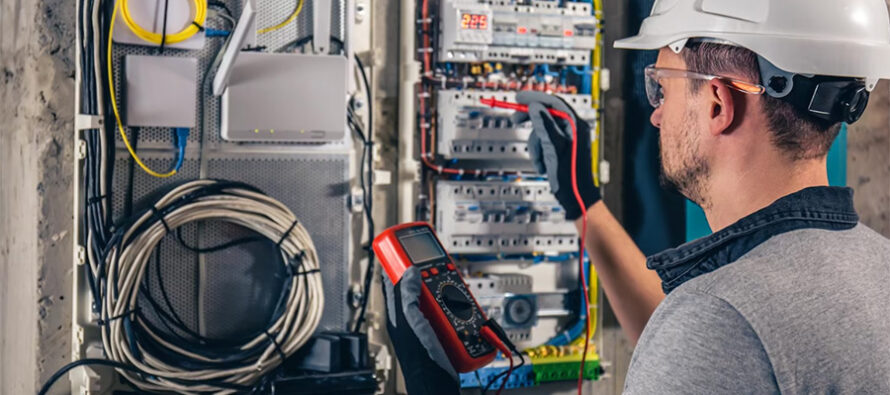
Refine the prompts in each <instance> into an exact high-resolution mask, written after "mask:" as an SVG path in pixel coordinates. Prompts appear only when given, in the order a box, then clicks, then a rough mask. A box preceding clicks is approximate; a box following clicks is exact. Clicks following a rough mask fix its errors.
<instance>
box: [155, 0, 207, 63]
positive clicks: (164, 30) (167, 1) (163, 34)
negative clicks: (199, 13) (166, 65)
mask: <svg viewBox="0 0 890 395" xmlns="http://www.w3.org/2000/svg"><path fill="white" fill-rule="evenodd" d="M169 4H170V0H164V23H163V25H161V26H162V27H161V49H160V51H161V53H162V54H163V53H164V47H165V46H166V45H167V9H168V7H167V6H168V5H169ZM198 28H199V29H200V28H201V27H200V26H198Z"/></svg>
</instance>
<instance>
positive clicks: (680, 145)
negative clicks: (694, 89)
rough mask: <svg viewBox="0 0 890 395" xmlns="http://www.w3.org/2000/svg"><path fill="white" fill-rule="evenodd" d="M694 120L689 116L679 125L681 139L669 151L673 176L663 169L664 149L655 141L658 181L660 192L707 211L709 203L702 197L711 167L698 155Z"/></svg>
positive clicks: (698, 149) (688, 114) (699, 150)
mask: <svg viewBox="0 0 890 395" xmlns="http://www.w3.org/2000/svg"><path fill="white" fill-rule="evenodd" d="M693 119H694V118H693V117H692V114H690V113H686V115H685V116H684V118H683V125H682V133H683V135H682V136H681V137H680V139H679V141H678V142H677V143H676V144H675V145H674V146H673V147H672V149H671V153H672V154H673V157H672V159H673V160H674V162H675V163H673V165H674V166H673V167H674V169H673V170H674V172H673V173H669V172H668V171H667V169H666V166H665V158H664V151H665V147H664V146H663V144H662V139H661V138H659V139H658V145H659V156H660V158H659V159H660V160H659V163H660V164H661V166H660V169H661V174H660V175H659V181H660V182H661V186H662V188H665V189H674V190H676V191H677V192H680V193H681V194H683V196H686V198H688V199H689V200H691V201H693V202H695V203H696V204H698V205H699V206H701V207H706V206H707V205H708V201H707V199H706V197H705V184H706V182H707V180H708V177H709V175H710V166H709V164H708V162H707V161H706V160H705V158H704V156H703V155H702V154H701V149H700V147H699V143H698V138H697V134H696V133H697V132H696V131H697V128H696V124H695V121H693ZM678 156H679V157H678ZM676 162H680V163H676Z"/></svg>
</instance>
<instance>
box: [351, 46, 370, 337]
mask: <svg viewBox="0 0 890 395" xmlns="http://www.w3.org/2000/svg"><path fill="white" fill-rule="evenodd" d="M355 63H356V65H357V66H358V69H359V72H360V74H361V76H362V82H363V83H364V85H365V95H366V97H367V102H368V134H367V141H366V142H365V146H364V148H363V151H362V163H363V165H362V167H364V164H365V163H366V162H365V159H366V158H365V156H366V155H365V154H366V153H367V163H366V164H367V171H368V176H367V177H368V187H367V195H366V196H365V198H364V200H365V202H366V203H367V204H366V207H365V216H366V217H367V221H368V245H367V246H365V248H366V249H367V252H368V266H367V268H366V269H365V278H364V285H363V288H362V290H363V293H364V295H362V306H361V310H359V315H358V319H357V320H356V322H355V327H354V328H353V332H358V331H359V330H360V329H361V327H362V323H364V321H365V313H366V312H367V309H368V300H369V299H370V297H371V279H372V278H373V273H374V249H373V248H372V246H371V244H372V240H374V236H375V229H374V103H373V101H372V99H371V84H370V83H369V82H368V74H367V72H366V71H365V65H364V64H363V63H362V60H361V59H359V57H358V55H355ZM362 173H364V172H362ZM362 177H363V179H362V184H363V185H364V175H362ZM362 188H363V190H364V186H363V187H362Z"/></svg>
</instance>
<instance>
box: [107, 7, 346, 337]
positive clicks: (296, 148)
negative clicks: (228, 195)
mask: <svg viewBox="0 0 890 395" xmlns="http://www.w3.org/2000/svg"><path fill="white" fill-rule="evenodd" d="M297 2H298V1H297V0H257V1H256V3H257V9H258V14H257V25H258V27H260V28H262V27H267V26H272V25H275V24H278V23H280V22H281V21H283V20H284V19H286V18H287V16H288V15H290V14H291V12H293V10H294V8H295V7H296V5H297ZM226 3H227V4H228V5H229V8H231V9H232V11H233V12H234V13H235V17H236V19H237V16H238V14H239V13H240V11H241V4H240V2H239V1H226ZM333 8H334V15H333V16H332V35H334V36H335V37H338V38H341V39H342V38H343V34H344V33H343V32H344V27H343V25H342V21H343V19H344V17H343V15H342V12H343V9H344V7H343V6H342V3H341V2H340V1H336V2H335V4H334V5H333ZM311 21H312V0H305V4H304V7H303V10H302V12H301V15H300V16H299V17H298V18H297V20H296V22H295V23H290V24H288V25H287V26H285V27H284V28H282V29H280V30H278V31H276V32H272V33H268V34H264V35H260V36H259V37H258V41H257V44H258V45H260V46H265V47H267V48H268V49H269V50H273V49H277V48H279V47H281V46H284V45H286V44H288V43H290V42H292V41H293V40H295V39H297V38H299V37H305V36H306V35H308V34H311V32H312V24H311ZM208 26H209V27H215V28H226V29H228V27H227V25H224V24H222V23H220V22H216V21H213V22H208ZM223 42H224V39H223V38H212V39H208V40H207V44H206V45H205V47H204V49H202V50H200V51H185V50H175V49H166V50H165V51H164V52H163V54H161V53H160V51H159V49H158V48H154V47H147V46H133V45H121V44H115V46H114V52H113V56H112V61H113V69H114V77H115V81H116V83H115V91H116V94H117V97H118V103H119V104H121V102H122V98H123V96H122V93H123V92H122V90H121V83H120V81H122V77H123V74H122V71H123V70H122V69H121V64H122V60H123V59H124V57H125V56H126V55H162V56H176V57H195V58H197V59H198V82H197V83H198V84H200V83H201V81H202V80H203V78H204V77H205V74H206V73H207V71H208V66H209V65H210V64H211V63H212V62H213V58H214V57H215V56H216V54H217V53H218V51H219V49H220V47H221V46H222V44H223ZM211 77H212V74H211ZM198 91H199V92H203V93H202V94H200V95H199V97H196V98H195V100H196V101H197V103H198V108H199V109H203V110H204V116H203V121H206V127H205V129H204V133H203V136H202V133H201V131H200V129H201V128H200V127H199V128H197V129H195V130H192V131H191V134H190V136H189V140H188V151H187V154H186V160H185V161H184V164H183V167H182V169H181V170H180V171H179V173H178V174H177V175H176V176H174V177H171V178H166V179H160V178H154V177H151V176H149V175H148V174H146V173H145V172H143V171H142V170H141V169H139V167H138V166H137V167H135V169H134V171H133V182H132V200H133V204H132V207H133V210H135V211H136V212H138V210H140V209H145V208H146V207H148V205H149V204H151V203H152V202H154V201H155V200H156V199H157V198H158V197H160V196H161V195H163V194H164V193H165V192H167V191H169V189H170V188H171V187H173V186H175V185H179V184H181V183H183V182H186V181H189V180H193V179H196V178H200V177H201V176H203V177H207V178H217V179H227V180H233V181H242V182H246V183H249V184H251V185H254V186H256V187H258V188H260V189H262V190H263V191H265V192H266V193H267V194H269V195H270V196H272V197H273V198H276V199H278V200H280V201H282V202H283V203H284V204H285V205H287V206H288V207H289V208H290V209H291V210H293V211H294V214H295V215H296V216H297V218H298V219H299V220H300V221H301V222H302V223H303V224H304V226H305V227H306V228H307V230H308V231H309V233H310V235H311V236H312V238H313V241H314V242H315V245H316V248H317V249H318V255H319V259H320V266H321V270H322V272H321V275H322V281H323V285H324V294H325V310H324V314H323V316H322V321H321V325H320V326H319V330H342V329H345V328H346V326H347V322H348V320H349V317H350V309H349V307H348V305H347V301H346V296H347V291H348V287H349V270H348V267H349V266H348V265H349V253H350V245H349V243H350V240H352V238H351V237H350V234H351V222H352V213H351V212H350V211H349V208H348V195H349V191H350V189H351V187H350V185H351V183H352V182H353V181H352V179H351V172H350V169H351V168H353V167H354V164H353V162H352V161H353V159H352V158H353V157H352V155H350V153H349V151H348V149H350V148H351V142H350V141H349V140H348V139H344V141H342V142H340V143H337V144H328V145H326V146H306V145H299V144H245V143H230V142H226V141H223V140H222V139H221V138H220V137H219V119H220V116H219V114H220V112H219V111H220V110H219V109H220V101H219V98H218V97H214V96H212V95H210V94H209V90H204V89H202V88H201V87H200V86H199V89H198ZM344 105H345V100H344ZM195 116H196V119H197V124H198V125H201V124H202V119H201V113H200V111H199V113H198V114H196V115H195ZM344 128H345V120H344ZM128 134H129V135H130V136H131V137H132V136H133V130H128ZM115 135H116V139H117V146H118V150H117V154H116V157H117V159H116V161H115V172H114V176H113V181H112V182H113V185H112V206H113V210H114V211H113V214H114V218H115V220H116V221H118V222H119V221H121V220H123V219H124V218H125V217H126V214H127V213H126V208H127V206H128V205H127V203H126V202H127V200H128V198H127V192H126V191H127V190H128V186H129V185H130V182H129V170H128V168H129V162H130V160H129V154H128V153H127V151H126V150H125V148H124V145H123V142H122V140H121V139H120V136H119V135H117V133H115ZM347 135H348V134H347ZM202 142H203V144H202ZM138 145H139V150H138V151H139V154H140V156H141V157H142V158H143V160H144V161H145V162H146V164H147V165H148V166H150V167H151V168H153V169H155V170H166V169H168V168H169V167H170V166H171V164H172V163H173V160H174V158H175V155H176V153H175V151H174V149H173V133H172V131H171V130H170V129H167V128H142V129H140V131H139V142H138ZM247 235H250V232H249V231H248V230H245V229H243V228H240V227H237V226H234V225H231V224H226V223H222V222H203V223H200V224H194V225H188V226H186V227H184V228H183V238H184V239H185V240H186V241H187V242H188V243H189V244H190V245H193V246H198V245H199V246H201V247H205V248H206V247H208V246H214V245H218V244H221V243H223V242H226V241H230V240H233V239H238V238H241V237H244V236H247ZM273 247H274V246H272V245H271V243H265V242H263V243H250V244H244V245H239V246H236V247H233V248H230V249H227V250H225V251H220V252H215V253H209V254H204V255H203V258H202V259H199V258H198V254H196V253H194V252H191V251H188V250H186V249H185V248H183V247H182V246H180V245H179V243H178V242H176V241H175V240H174V236H172V235H169V236H168V237H166V238H165V239H164V241H163V242H162V246H161V249H160V251H161V254H160V259H159V262H160V267H159V269H160V274H161V277H162V278H163V282H164V290H165V291H166V293H167V296H168V297H169V299H170V304H171V305H172V307H173V309H174V310H175V311H176V313H177V315H179V316H180V318H182V320H183V321H184V322H185V323H186V325H187V326H189V327H190V329H193V330H197V331H199V332H200V333H202V334H203V335H205V336H210V337H225V336H238V335H243V334H246V333H249V332H253V331H255V330H257V329H259V328H261V327H263V326H265V324H266V322H267V321H268V319H269V317H271V316H272V314H273V311H272V310H273V308H274V305H275V303H276V301H277V300H278V295H279V294H280V292H281V286H282V284H283V280H284V276H285V274H284V271H283V270H282V269H283V268H282V266H281V262H280V260H279V259H278V256H277V255H276V253H275V250H274V248H273ZM154 265H155V263H154V258H153V262H152V264H151V265H149V268H148V270H149V271H150V275H149V277H148V283H147V285H148V289H149V291H150V292H151V293H152V296H154V297H155V299H157V300H158V301H162V300H163V299H162V297H161V292H160V291H161V288H160V283H159V281H158V276H157V273H156V271H155V267H154ZM140 303H141V304H146V305H147V301H146V300H144V298H143V299H142V300H140ZM146 315H147V318H148V319H149V321H156V320H155V319H154V313H153V312H152V311H151V309H146Z"/></svg>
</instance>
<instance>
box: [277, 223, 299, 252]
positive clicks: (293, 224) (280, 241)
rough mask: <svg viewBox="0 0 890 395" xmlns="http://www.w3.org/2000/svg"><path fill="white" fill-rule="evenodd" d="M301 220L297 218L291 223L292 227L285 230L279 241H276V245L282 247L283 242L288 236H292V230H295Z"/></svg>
mask: <svg viewBox="0 0 890 395" xmlns="http://www.w3.org/2000/svg"><path fill="white" fill-rule="evenodd" d="M299 222H300V220H296V219H295V220H294V222H293V223H292V224H290V227H289V228H287V231H285V232H284V234H282V235H281V239H279V240H278V242H277V243H275V246H276V247H278V248H281V243H284V240H285V239H287V237H288V236H290V232H291V231H293V230H294V228H296V227H297V224H298V223H299Z"/></svg>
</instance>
